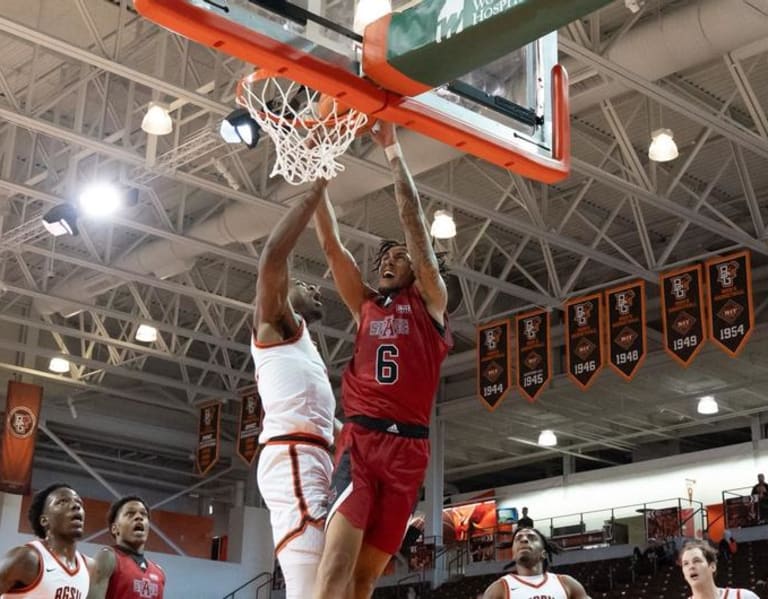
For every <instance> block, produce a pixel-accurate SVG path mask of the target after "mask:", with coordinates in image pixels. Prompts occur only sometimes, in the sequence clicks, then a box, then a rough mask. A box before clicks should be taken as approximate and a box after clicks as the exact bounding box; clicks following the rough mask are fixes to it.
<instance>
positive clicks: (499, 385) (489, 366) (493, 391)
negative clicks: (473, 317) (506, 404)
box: [477, 320, 512, 411]
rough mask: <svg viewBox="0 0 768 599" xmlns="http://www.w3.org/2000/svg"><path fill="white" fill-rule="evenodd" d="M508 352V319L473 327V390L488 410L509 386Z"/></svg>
mask: <svg viewBox="0 0 768 599" xmlns="http://www.w3.org/2000/svg"><path fill="white" fill-rule="evenodd" d="M511 353H512V352H511V351H510V347H509V321H508V320H500V321H498V322H491V323H489V324H485V325H482V326H479V327H477V387H478V389H477V391H478V395H479V396H480V399H481V400H482V401H483V403H484V404H485V407H486V408H488V409H489V410H491V411H493V410H495V409H496V408H498V407H499V405H501V402H502V400H503V399H504V398H505V397H506V395H507V393H509V390H510V389H511V388H512V369H511V368H510V360H511Z"/></svg>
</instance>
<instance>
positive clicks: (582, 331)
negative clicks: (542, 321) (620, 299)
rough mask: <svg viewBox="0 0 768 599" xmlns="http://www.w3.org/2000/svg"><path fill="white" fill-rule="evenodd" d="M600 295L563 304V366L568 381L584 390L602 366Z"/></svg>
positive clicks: (592, 381) (603, 349)
mask: <svg viewBox="0 0 768 599" xmlns="http://www.w3.org/2000/svg"><path fill="white" fill-rule="evenodd" d="M601 300H602V297H601V294H599V293H596V294H594V295H587V296H584V297H580V298H577V299H574V300H570V301H568V302H566V304H565V362H566V365H567V368H568V378H570V379H571V380H572V381H573V382H574V383H576V386H577V387H580V388H581V389H582V390H586V389H587V388H588V387H589V386H590V385H591V384H592V383H594V382H595V379H596V378H597V375H598V374H599V373H600V371H601V370H602V368H603V364H604V363H605V343H604V342H603V302H602V301H601Z"/></svg>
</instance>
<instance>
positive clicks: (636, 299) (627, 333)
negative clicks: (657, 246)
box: [605, 281, 648, 381]
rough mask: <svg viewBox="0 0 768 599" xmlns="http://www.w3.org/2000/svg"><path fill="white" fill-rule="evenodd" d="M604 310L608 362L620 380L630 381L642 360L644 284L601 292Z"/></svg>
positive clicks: (646, 349) (645, 344)
mask: <svg viewBox="0 0 768 599" xmlns="http://www.w3.org/2000/svg"><path fill="white" fill-rule="evenodd" d="M605 304H606V308H607V310H608V326H607V327H606V329H607V335H608V349H609V352H608V353H609V355H608V363H609V364H610V366H611V368H613V369H614V370H615V371H616V372H617V373H618V374H619V375H620V376H621V377H622V378H623V379H624V380H627V381H630V380H632V378H633V377H634V376H635V374H636V373H637V371H638V369H639V368H640V365H641V364H642V363H643V362H644V361H645V355H646V353H647V351H648V344H647V342H646V338H645V335H646V333H645V281H636V282H634V283H629V284H628V285H621V286H619V287H613V288H611V289H607V290H606V291H605Z"/></svg>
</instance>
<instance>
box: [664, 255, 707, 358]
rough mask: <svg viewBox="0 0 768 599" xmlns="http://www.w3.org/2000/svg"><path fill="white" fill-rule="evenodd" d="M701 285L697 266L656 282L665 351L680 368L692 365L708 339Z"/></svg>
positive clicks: (701, 278)
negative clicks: (659, 297) (658, 292)
mask: <svg viewBox="0 0 768 599" xmlns="http://www.w3.org/2000/svg"><path fill="white" fill-rule="evenodd" d="M703 281H704V277H703V276H702V269H701V265H700V264H694V265H693V266H686V267H685V268H680V269H678V270H675V271H672V272H666V273H663V274H662V275H661V277H660V280H659V285H660V287H661V321H662V324H663V330H664V349H665V350H666V352H667V353H668V354H669V355H671V356H672V357H673V358H674V359H675V360H676V361H677V362H679V363H680V364H682V365H683V366H688V365H689V364H690V363H691V362H692V361H693V358H695V357H696V354H698V353H699V352H700V351H701V348H703V347H704V342H705V341H706V339H707V333H706V329H705V328H704V318H705V316H704V284H703Z"/></svg>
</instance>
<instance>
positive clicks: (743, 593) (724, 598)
mask: <svg viewBox="0 0 768 599" xmlns="http://www.w3.org/2000/svg"><path fill="white" fill-rule="evenodd" d="M718 591H719V592H720V599H760V597H758V595H757V594H756V593H753V592H752V591H750V590H749V589H731V588H725V589H718ZM688 599H693V598H692V597H688Z"/></svg>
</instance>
